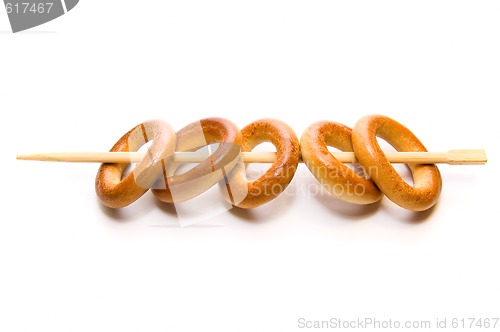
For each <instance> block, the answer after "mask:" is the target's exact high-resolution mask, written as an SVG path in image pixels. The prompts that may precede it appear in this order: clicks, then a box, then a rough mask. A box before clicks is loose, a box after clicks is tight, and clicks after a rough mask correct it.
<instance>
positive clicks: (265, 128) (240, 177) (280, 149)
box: [222, 119, 300, 209]
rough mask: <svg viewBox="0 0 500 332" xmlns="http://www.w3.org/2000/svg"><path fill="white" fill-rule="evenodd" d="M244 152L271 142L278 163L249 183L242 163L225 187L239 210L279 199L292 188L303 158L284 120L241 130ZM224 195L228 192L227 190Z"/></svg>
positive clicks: (263, 122) (255, 124)
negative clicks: (300, 159)
mask: <svg viewBox="0 0 500 332" xmlns="http://www.w3.org/2000/svg"><path fill="white" fill-rule="evenodd" d="M241 135H242V145H241V150H242V151H243V152H249V151H252V149H253V148H254V147H256V146H257V145H259V144H261V143H264V142H269V143H271V144H273V145H274V146H275V147H276V153H277V155H276V160H275V161H274V162H273V164H272V165H271V167H270V168H269V169H268V170H267V171H266V172H265V173H264V174H263V175H262V176H261V177H259V178H258V179H256V180H254V181H248V180H247V177H246V171H245V165H244V163H243V162H240V163H238V164H237V165H236V167H235V168H234V170H233V171H231V173H230V174H229V175H228V178H227V179H226V181H225V182H224V183H223V184H222V185H225V186H226V189H227V192H228V193H229V196H226V199H227V200H228V201H229V202H230V203H231V204H233V205H234V206H237V207H240V208H245V209H249V208H255V207H258V206H261V205H263V204H265V203H268V202H270V201H271V200H273V199H275V198H276V197H278V196H279V195H280V194H281V193H282V192H283V191H284V190H285V189H286V187H287V186H288V185H289V183H290V181H292V178H293V176H294V174H295V171H296V170H297V165H298V162H299V157H300V146H299V140H298V139H297V136H296V135H295V133H294V131H293V130H292V129H291V128H290V127H289V126H288V125H287V124H285V123H284V122H283V121H280V120H276V119H262V120H258V121H255V122H252V123H250V124H249V125H247V126H246V127H245V128H243V130H242V131H241ZM224 192H225V191H224Z"/></svg>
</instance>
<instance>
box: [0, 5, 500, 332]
mask: <svg viewBox="0 0 500 332" xmlns="http://www.w3.org/2000/svg"><path fill="white" fill-rule="evenodd" d="M499 17H500V3H499V2H494V1H480V2H472V1H470V2H463V1H419V2H402V1H353V2H345V3H338V2H333V1H290V0H288V1H270V0H266V1H251V2H250V1H140V2H137V1H123V0H122V1H118V0H106V1H88V0H82V1H81V2H80V3H79V4H78V5H77V6H76V7H75V8H74V9H73V10H72V11H70V12H69V13H68V14H66V15H64V16H63V17H61V18H59V19H56V20H54V21H53V22H50V23H47V24H45V25H42V26H39V27H36V28H34V29H31V30H29V31H27V32H24V33H19V34H12V33H11V32H10V26H9V23H8V19H7V15H6V14H5V11H4V10H0V31H1V32H0V61H1V62H0V65H1V70H0V110H1V114H2V115H1V117H2V124H3V126H2V131H1V139H2V142H3V143H4V144H3V153H2V157H1V158H2V159H1V165H2V173H3V176H2V191H1V195H2V197H1V201H2V215H3V217H1V222H0V269H1V270H0V330H2V331H195V330H196V331H207V330H209V331H215V330H217V331H293V330H300V329H299V328H298V319H299V318H301V317H302V318H305V319H307V320H328V319H330V318H340V319H355V318H357V317H362V318H364V317H373V318H377V319H379V320H388V319H392V320H400V321H405V320H430V321H431V322H432V323H433V324H435V320H436V319H438V318H439V319H444V318H447V319H448V321H447V322H448V327H450V326H451V319H453V318H459V319H461V318H468V317H474V318H491V317H500V309H499V308H500V300H499V296H500V286H499V285H500V284H499V282H498V280H500V269H499V253H500V241H499V233H500V221H499V218H498V200H499V198H500V195H499V193H498V188H499V180H498V175H497V173H496V170H498V166H499V165H498V152H499V148H498V141H499V134H498V122H497V121H495V119H494V114H498V112H499V110H500V98H499V96H500V94H499V91H500V19H499ZM370 113H380V114H385V115H388V116H391V117H393V118H395V119H396V120H398V121H400V122H401V123H403V124H405V125H406V126H408V127H409V128H410V129H412V130H413V131H414V133H415V134H416V135H417V136H418V137H419V138H420V139H421V140H422V141H423V142H424V144H425V145H426V146H427V148H428V149H429V150H433V151H442V150H448V149H460V148H485V149H487V152H488V156H489V162H488V164H487V165H485V166H447V165H444V166H441V167H440V170H441V173H442V176H443V182H444V187H443V192H442V195H441V198H440V200H439V203H438V204H437V206H436V207H435V208H434V209H433V210H432V211H431V212H428V213H424V214H417V215H416V214H414V213H410V212H408V211H405V210H402V209H401V208H399V207H397V206H395V205H394V204H393V203H391V202H390V201H389V200H388V199H384V200H383V202H382V204H381V205H380V206H376V207H368V208H360V207H353V206H351V205H348V204H344V203H341V202H339V201H337V200H334V199H332V198H330V197H328V196H325V195H322V196H318V195H316V196H314V195H310V194H308V192H307V190H306V191H303V190H302V191H300V190H297V192H296V193H294V194H293V195H288V196H282V197H280V198H278V199H276V200H275V201H273V202H272V203H270V204H268V205H267V206H264V207H262V208H259V209H256V210H254V211H250V212H241V211H236V210H232V211H230V212H227V213H225V214H223V215H220V216H218V217H217V218H215V219H214V220H213V221H215V222H217V223H221V224H222V225H223V226H222V227H184V228H181V227H175V225H176V223H177V219H176V217H175V215H174V214H173V213H172V209H170V208H167V207H162V206H161V205H160V204H158V203H156V202H155V200H154V198H153V196H152V195H151V194H150V193H148V194H146V195H145V196H144V197H143V198H141V199H140V200H139V201H138V202H136V203H135V204H134V205H132V206H130V207H128V208H126V209H123V210H121V211H109V210H107V209H106V208H103V207H101V206H100V204H99V203H98V201H97V199H96V197H95V192H94V177H95V173H96V171H97V168H98V165H96V164H53V163H39V162H22V161H16V160H15V154H17V153H25V152H41V151H70V150H74V151H104V150H107V149H109V148H110V147H111V146H112V145H113V144H114V143H115V141H116V140H117V139H118V138H119V137H120V136H121V135H122V134H123V133H125V132H126V131H127V130H128V129H130V128H131V127H133V126H134V125H136V124H138V123H140V122H142V121H144V120H147V119H152V118H162V119H165V120H166V121H168V122H169V123H171V124H172V126H173V127H174V128H175V129H180V128H182V127H183V126H184V125H186V124H188V123H190V122H192V121H195V120H198V119H200V118H203V117H207V116H222V117H226V118H228V119H231V120H232V121H233V122H235V123H236V124H237V125H238V126H239V127H243V126H244V125H246V124H248V123H249V122H251V121H253V120H256V119H259V118H263V117H275V118H279V119H282V120H284V121H286V122H287V123H288V124H289V125H290V126H291V127H292V128H294V130H295V131H296V132H297V134H299V135H300V133H301V132H302V131H303V130H304V129H305V128H306V126H307V125H309V124H311V123H313V122H315V121H317V120H321V119H329V120H334V121H338V122H342V123H345V124H347V125H349V126H353V125H354V124H355V122H356V121H357V119H359V118H360V117H361V116H363V115H365V114H370ZM314 183H315V180H314V178H313V177H312V175H310V174H309V172H308V170H307V168H306V167H305V166H303V165H302V166H301V167H300V169H299V172H298V174H297V175H296V177H295V178H294V181H293V183H292V185H293V186H296V188H301V186H307V185H310V184H314ZM499 325H500V323H499ZM499 329H500V326H498V325H497V330H499Z"/></svg>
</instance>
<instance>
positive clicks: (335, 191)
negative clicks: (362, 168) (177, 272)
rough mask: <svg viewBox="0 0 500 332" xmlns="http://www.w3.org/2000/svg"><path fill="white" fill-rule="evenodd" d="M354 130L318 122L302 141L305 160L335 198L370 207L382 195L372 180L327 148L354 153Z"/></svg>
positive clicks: (308, 128)
mask: <svg viewBox="0 0 500 332" xmlns="http://www.w3.org/2000/svg"><path fill="white" fill-rule="evenodd" d="M351 136H352V129H351V128H349V127H347V126H345V125H343V124H341V123H337V122H331V121H318V122H315V123H313V124H312V125H310V126H309V127H307V129H306V130H305V131H304V133H303V134H302V137H301V138H300V149H301V152H302V159H303V160H304V163H305V164H306V165H307V167H308V168H309V170H310V171H311V173H312V174H313V175H314V177H316V179H317V180H318V181H319V183H321V185H322V186H323V187H324V188H325V189H327V190H328V192H330V193H331V194H332V195H334V196H336V197H338V198H340V199H342V200H344V201H346V202H349V203H354V204H371V203H374V202H377V201H379V200H380V199H381V198H382V197H383V195H382V193H381V192H380V190H379V189H378V188H377V186H376V185H375V184H374V183H373V181H371V180H368V179H365V178H364V177H361V176H360V175H358V174H357V173H356V172H354V171H353V170H352V169H350V168H349V167H347V166H346V165H344V164H343V163H342V162H340V161H338V160H337V159H336V158H335V157H334V156H333V155H332V154H331V153H330V151H328V146H332V147H335V148H337V149H339V150H341V151H345V152H352V151H354V150H353V147H352V138H351Z"/></svg>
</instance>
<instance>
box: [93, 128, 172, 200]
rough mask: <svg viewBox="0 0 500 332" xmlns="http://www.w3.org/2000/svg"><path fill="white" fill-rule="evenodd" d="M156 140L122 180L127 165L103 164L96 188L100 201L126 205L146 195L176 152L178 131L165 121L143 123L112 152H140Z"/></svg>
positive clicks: (117, 144) (115, 146)
mask: <svg viewBox="0 0 500 332" xmlns="http://www.w3.org/2000/svg"><path fill="white" fill-rule="evenodd" d="M150 140H153V144H152V145H151V147H150V148H149V149H148V153H147V154H146V156H145V157H144V159H143V160H142V161H141V162H139V163H138V164H137V166H136V167H135V168H134V170H133V172H131V173H130V174H128V175H127V176H126V177H125V178H123V179H122V176H123V172H124V171H125V169H126V168H127V165H128V164H102V165H101V167H100V168H99V171H98V172H97V176H96V180H95V189H96V193H97V196H98V197H99V199H100V200H101V202H102V203H103V204H104V205H106V206H108V207H111V208H120V207H124V206H127V205H129V204H131V203H133V202H134V201H136V200H137V199H138V198H139V197H141V196H142V195H144V193H145V192H146V191H148V190H149V188H151V186H152V185H153V183H154V182H155V181H156V179H158V177H159V176H161V174H162V173H163V167H162V161H163V159H165V158H169V157H170V156H172V155H173V153H174V148H175V141H176V137H175V132H174V130H173V129H172V127H170V125H169V124H167V123H166V122H164V121H161V120H154V121H147V122H143V123H141V124H139V125H137V126H135V127H134V128H133V129H131V130H130V131H129V132H127V133H126V134H125V135H123V136H122V138H120V139H119V140H118V142H116V144H115V145H114V146H113V147H112V148H111V151H112V152H128V151H137V150H138V149H139V148H140V147H141V146H142V145H143V144H145V143H147V142H148V141H150Z"/></svg>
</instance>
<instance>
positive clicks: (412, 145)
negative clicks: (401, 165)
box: [352, 115, 442, 211]
mask: <svg viewBox="0 0 500 332" xmlns="http://www.w3.org/2000/svg"><path fill="white" fill-rule="evenodd" d="M377 136H378V137H380V138H382V139H384V140H386V141H387V142H388V143H389V144H391V145H392V146H393V147H394V148H395V149H396V150H398V151H414V152H426V151H427V149H426V148H425V147H424V145H423V144H422V143H421V142H420V141H419V139H418V138H417V137H416V136H415V135H414V134H413V133H412V132H411V131H410V130H409V129H408V128H406V127H405V126H403V125H402V124H400V123H399V122H396V121H395V120H393V119H391V118H388V117H386V116H382V115H369V116H365V117H363V118H362V119H360V120H359V121H358V122H357V123H356V125H355V126H354V130H353V134H352V143H353V147H354V152H355V153H356V157H357V159H358V161H359V163H360V164H361V165H362V166H363V167H364V168H365V170H366V171H367V172H368V173H369V175H370V177H371V178H372V179H373V181H374V182H375V183H376V184H377V186H378V187H379V188H380V190H382V192H383V193H384V194H385V195H387V197H389V199H390V200H392V201H393V202H394V203H396V204H397V205H399V206H401V207H403V208H405V209H408V210H413V211H423V210H427V209H429V208H430V207H432V206H433V205H434V204H435V203H436V201H437V199H438V197H439V194H440V193H441V186H442V180H441V175H440V173H439V170H438V168H437V166H436V165H422V164H409V165H408V166H409V168H410V170H411V173H412V177H413V183H414V185H413V186H411V185H409V184H408V183H406V182H405V181H404V180H403V179H402V178H401V176H400V175H399V174H398V172H396V170H395V169H394V167H393V166H392V165H391V164H390V162H389V161H388V160H387V157H386V156H385V155H384V153H383V151H382V149H381V148H380V146H379V144H378V142H377Z"/></svg>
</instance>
